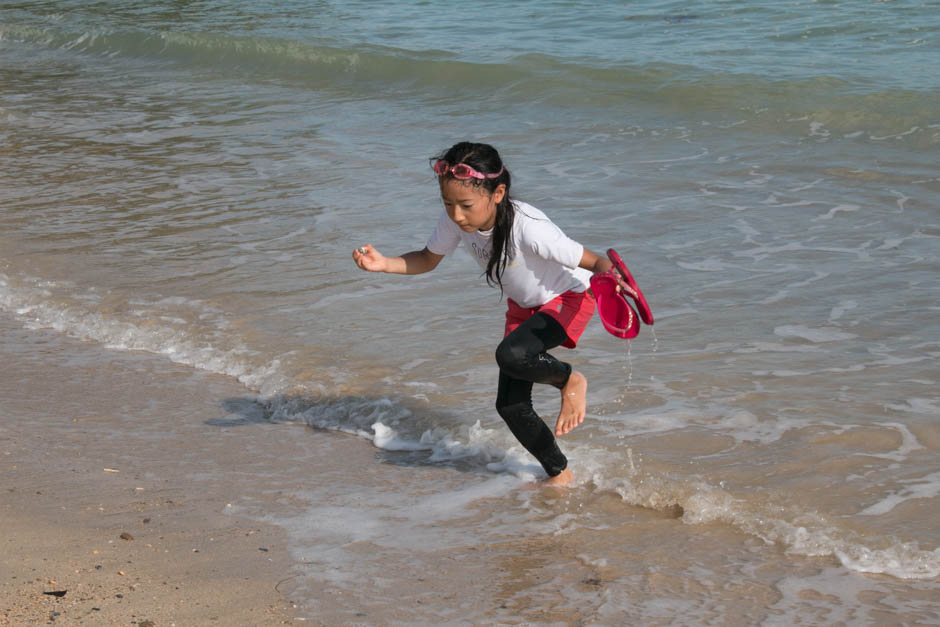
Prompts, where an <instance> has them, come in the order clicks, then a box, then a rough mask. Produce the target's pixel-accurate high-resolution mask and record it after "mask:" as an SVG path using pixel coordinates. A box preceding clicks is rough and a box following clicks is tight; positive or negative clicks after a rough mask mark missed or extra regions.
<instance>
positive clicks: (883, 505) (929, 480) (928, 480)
mask: <svg viewBox="0 0 940 627" xmlns="http://www.w3.org/2000/svg"><path fill="white" fill-rule="evenodd" d="M898 481H899V483H905V484H911V485H910V486H909V487H906V488H904V489H903V490H900V491H898V492H893V493H891V494H889V495H888V496H886V497H885V498H883V499H882V500H880V501H878V502H877V503H875V504H873V505H869V506H868V507H866V508H865V509H863V510H862V511H860V512H859V514H862V515H864V516H876V515H878V514H886V513H888V512H890V511H891V510H893V509H894V508H895V507H897V506H898V505H900V504H901V503H903V502H904V501H909V500H911V499H929V498H933V497H936V496H940V472H934V473H931V474H929V475H926V476H923V477H920V478H918V479H900V480H898Z"/></svg>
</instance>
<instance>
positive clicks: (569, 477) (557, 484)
mask: <svg viewBox="0 0 940 627" xmlns="http://www.w3.org/2000/svg"><path fill="white" fill-rule="evenodd" d="M572 481H574V475H573V474H572V473H571V469H570V468H565V469H564V470H562V471H561V472H560V473H558V474H557V475H555V476H554V477H549V478H548V479H546V480H545V483H544V484H543V485H547V486H552V487H553V488H567V487H568V486H569V485H571V482H572Z"/></svg>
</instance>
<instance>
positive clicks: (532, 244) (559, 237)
mask: <svg viewBox="0 0 940 627" xmlns="http://www.w3.org/2000/svg"><path fill="white" fill-rule="evenodd" d="M522 245H523V246H525V247H528V248H529V249H531V250H532V252H534V253H535V254H536V255H538V256H539V257H541V258H543V259H547V260H549V261H554V262H555V263H560V264H561V265H563V266H565V267H567V268H577V267H578V265H579V264H580V263H581V257H582V256H583V255H584V246H582V245H581V244H579V243H578V242H576V241H574V240H573V239H571V238H570V237H568V236H567V235H565V234H564V232H563V231H562V230H561V229H560V228H558V226H557V225H556V224H555V223H554V222H552V221H551V220H549V219H547V218H546V219H544V220H531V221H530V222H528V223H527V224H526V225H525V229H524V230H523V231H522Z"/></svg>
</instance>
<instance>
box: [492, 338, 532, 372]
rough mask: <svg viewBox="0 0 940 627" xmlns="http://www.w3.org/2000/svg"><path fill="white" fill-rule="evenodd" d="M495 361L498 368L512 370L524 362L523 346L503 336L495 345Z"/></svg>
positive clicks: (524, 351)
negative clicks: (497, 344)
mask: <svg viewBox="0 0 940 627" xmlns="http://www.w3.org/2000/svg"><path fill="white" fill-rule="evenodd" d="M496 363H497V365H499V368H500V370H506V371H509V372H512V371H514V370H516V369H518V368H519V367H521V366H524V365H525V363H526V349H525V346H523V345H521V344H517V343H516V342H513V341H512V340H511V339H510V338H508V337H507V338H505V339H504V340H503V341H502V342H500V343H499V346H497V347H496Z"/></svg>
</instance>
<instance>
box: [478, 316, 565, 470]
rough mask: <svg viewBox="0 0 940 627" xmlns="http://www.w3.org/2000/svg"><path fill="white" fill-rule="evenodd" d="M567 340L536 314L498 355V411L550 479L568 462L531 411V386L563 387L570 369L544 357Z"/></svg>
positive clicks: (554, 324)
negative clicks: (538, 384) (539, 384)
mask: <svg viewBox="0 0 940 627" xmlns="http://www.w3.org/2000/svg"><path fill="white" fill-rule="evenodd" d="M566 339H568V335H567V334H566V333H565V329H564V327H562V326H561V324H559V322H558V321H557V320H555V319H554V318H552V317H551V316H550V315H548V314H546V313H542V312H539V313H537V314H535V315H534V316H532V317H531V318H529V319H528V320H526V321H525V322H523V323H522V324H521V325H519V326H518V327H517V328H516V330H515V331H513V332H512V333H510V334H509V335H507V336H506V337H505V338H504V339H503V341H502V342H500V344H499V347H498V348H497V349H496V363H498V364H499V391H498V392H497V393H496V411H497V412H499V415H500V416H501V417H502V419H503V420H505V421H506V424H507V425H509V430H510V431H512V434H513V435H514V436H516V439H517V440H519V442H520V444H522V446H524V447H525V449H526V450H527V451H529V452H530V453H532V455H534V456H535V458H536V459H537V460H539V463H541V464H542V467H543V468H544V469H545V472H547V473H548V476H550V477H554V476H555V475H557V474H559V473H560V472H561V471H563V470H564V469H565V468H567V467H568V459H567V458H566V457H565V455H564V453H562V452H561V450H560V449H559V448H558V444H557V443H556V442H555V436H554V435H553V434H552V430H551V429H549V428H548V426H547V425H546V424H545V422H544V421H543V420H542V419H541V418H540V417H539V415H538V414H537V413H535V409H534V408H533V407H532V384H533V383H548V384H550V385H553V386H555V387H556V388H558V389H559V390H560V389H561V388H563V387H564V386H565V384H566V383H567V382H568V377H569V376H570V375H571V366H570V365H569V364H566V363H565V362H563V361H559V360H557V359H555V358H554V357H552V356H551V355H549V354H548V353H547V352H546V351H548V350H550V349H552V348H555V347H557V346H560V345H561V343H562V342H564V341H565V340H566Z"/></svg>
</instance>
